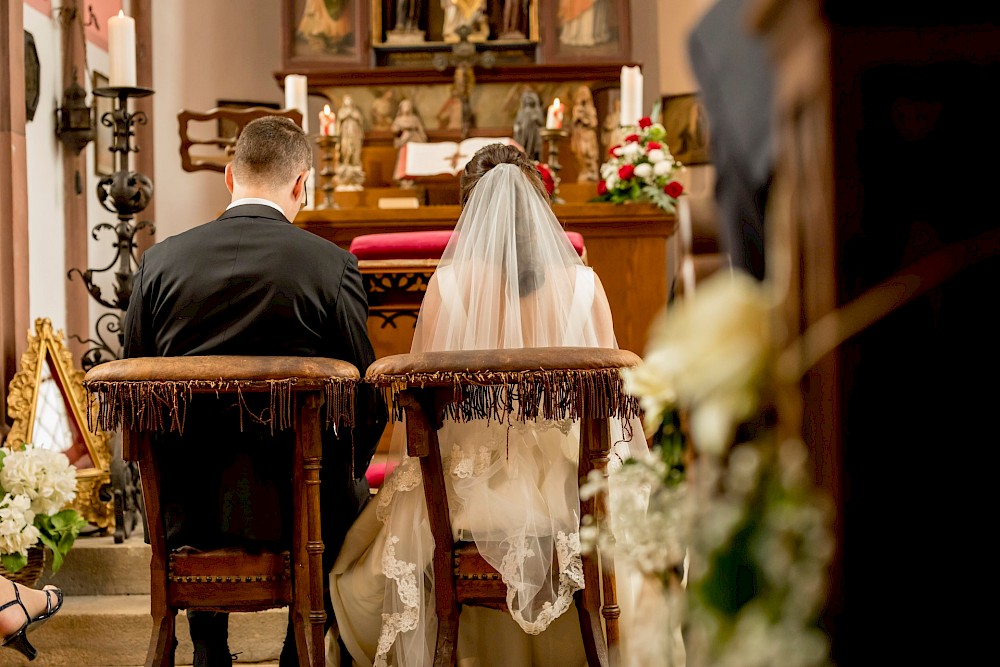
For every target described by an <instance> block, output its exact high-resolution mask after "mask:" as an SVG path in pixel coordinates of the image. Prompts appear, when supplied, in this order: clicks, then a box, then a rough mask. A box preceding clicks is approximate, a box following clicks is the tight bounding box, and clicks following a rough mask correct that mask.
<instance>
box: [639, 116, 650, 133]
mask: <svg viewBox="0 0 1000 667" xmlns="http://www.w3.org/2000/svg"><path fill="white" fill-rule="evenodd" d="M652 124H653V121H652V120H650V119H649V116H644V117H643V118H640V119H639V127H641V128H642V129H644V130H645V129H646V128H647V127H649V126H650V125H652Z"/></svg>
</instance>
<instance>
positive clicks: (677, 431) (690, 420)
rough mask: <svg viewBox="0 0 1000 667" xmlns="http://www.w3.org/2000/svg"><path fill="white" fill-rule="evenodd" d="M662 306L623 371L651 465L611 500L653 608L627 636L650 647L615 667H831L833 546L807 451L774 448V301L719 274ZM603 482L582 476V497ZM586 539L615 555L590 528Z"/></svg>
mask: <svg viewBox="0 0 1000 667" xmlns="http://www.w3.org/2000/svg"><path fill="white" fill-rule="evenodd" d="M668 309H669V317H668V316H667V313H664V314H663V315H661V317H660V320H659V321H658V322H657V323H656V324H655V325H654V327H653V329H652V330H651V332H650V343H649V347H648V349H647V352H646V355H645V357H644V359H643V363H642V364H641V365H640V366H638V367H636V368H635V369H631V370H628V371H625V372H623V374H624V376H625V377H624V379H625V385H626V389H627V391H628V392H629V393H631V394H632V395H634V396H637V397H638V398H639V399H640V403H641V405H642V407H643V411H644V419H645V421H644V426H645V428H646V430H647V434H648V435H650V436H651V437H652V439H653V442H654V444H655V447H654V452H655V453H656V456H653V457H652V458H651V460H649V461H628V462H626V465H624V466H623V467H622V468H621V470H620V471H618V472H617V473H615V476H616V477H617V480H618V481H617V484H615V485H612V486H611V487H610V488H609V502H610V509H611V512H612V513H613V515H614V516H615V517H616V523H617V525H618V528H617V531H618V532H619V533H620V534H622V535H626V536H628V539H626V540H618V541H617V548H616V550H615V552H614V553H615V558H616V559H617V560H618V561H619V562H621V561H624V562H627V563H629V564H631V565H632V566H633V567H634V568H635V569H637V570H638V571H639V572H641V573H642V574H643V575H644V580H645V581H646V582H647V583H649V582H652V586H653V588H655V590H656V591H657V593H656V595H654V596H653V597H656V598H658V603H657V604H654V605H652V606H650V604H649V603H648V598H649V597H650V596H647V603H646V606H645V607H643V608H641V609H640V611H639V612H637V614H636V615H637V617H638V618H639V619H640V621H639V622H640V624H641V626H642V627H640V628H637V629H636V631H637V632H642V636H643V637H646V638H656V640H655V641H650V642H648V643H645V644H643V645H642V646H640V647H637V648H635V649H633V651H636V650H637V651H639V652H641V655H631V656H629V660H628V662H627V663H626V664H637V665H638V664H641V665H644V667H648V666H650V665H661V666H663V667H675V666H677V665H686V667H709V666H716V665H741V666H743V665H753V666H757V667H769V666H774V667H777V666H779V665H780V666H782V667H789V666H792V667H826V666H827V665H829V664H830V659H829V640H828V637H827V636H826V635H825V634H824V633H823V632H822V631H821V630H820V629H819V627H818V621H819V615H820V613H821V611H822V608H823V603H824V601H825V595H826V571H827V568H828V566H829V562H830V559H831V558H832V555H833V549H834V541H833V537H832V532H831V527H830V524H831V511H830V504H829V499H828V498H826V496H824V495H822V494H820V493H819V492H818V491H817V489H816V488H815V487H814V486H813V484H812V479H811V476H810V474H809V472H808V455H807V450H806V448H805V445H804V444H803V443H802V442H800V441H798V440H785V441H781V442H779V441H778V438H777V437H776V434H775V431H774V427H773V425H772V421H773V420H772V419H771V415H772V413H773V410H772V405H773V399H774V392H775V388H776V387H777V380H776V377H777V374H776V368H777V358H778V355H777V354H776V350H775V347H776V346H775V345H774V343H773V337H772V335H771V327H770V323H771V321H772V315H773V308H772V300H771V298H770V293H769V292H768V291H767V287H766V285H764V284H761V283H759V282H757V281H756V280H754V279H752V278H749V277H747V276H745V275H743V274H740V273H737V274H729V273H725V274H718V275H717V276H713V277H712V278H710V279H708V280H706V281H705V282H704V283H703V284H702V285H701V286H699V290H698V292H697V294H696V295H695V296H694V297H692V298H691V299H686V300H683V301H680V302H677V303H676V304H673V305H671V306H670V307H669V308H668ZM682 425H683V427H682ZM606 484H607V482H606V481H605V480H604V479H603V478H601V477H598V476H593V477H592V478H590V479H588V480H587V482H585V484H584V485H583V487H581V491H580V492H581V496H586V495H587V494H592V493H595V492H596V491H597V490H598V489H600V488H602V487H603V486H604V485H606ZM616 486H617V487H619V488H632V489H635V488H641V489H644V490H646V493H645V494H643V495H642V496H641V498H639V497H637V494H635V493H631V494H629V493H617V494H616V493H615V487H616ZM605 488H607V487H605ZM584 522H585V523H587V521H586V519H585V521H584ZM591 523H592V522H591ZM581 538H582V540H583V541H584V543H585V545H588V546H593V545H595V544H601V545H602V546H604V547H607V548H610V547H611V546H612V544H613V542H614V540H613V537H612V536H610V535H601V534H598V533H597V532H596V531H595V530H593V529H590V530H589V531H588V532H584V531H583V530H581ZM605 540H606V541H605ZM682 627H683V628H684V632H683V635H682V633H681V628H682Z"/></svg>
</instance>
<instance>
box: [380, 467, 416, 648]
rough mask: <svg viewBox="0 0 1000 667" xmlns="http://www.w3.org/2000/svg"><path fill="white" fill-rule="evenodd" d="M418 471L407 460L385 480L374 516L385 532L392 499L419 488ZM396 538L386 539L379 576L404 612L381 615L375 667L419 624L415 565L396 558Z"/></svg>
mask: <svg viewBox="0 0 1000 667" xmlns="http://www.w3.org/2000/svg"><path fill="white" fill-rule="evenodd" d="M420 480H421V478H420V467H419V466H418V465H417V464H416V462H415V461H414V460H413V459H411V458H406V459H404V460H403V462H402V463H400V464H399V467H398V468H397V469H396V470H395V471H394V474H392V475H390V476H389V478H388V479H386V484H385V486H384V487H383V488H382V489H381V490H380V491H379V493H378V494H377V496H376V498H377V500H376V502H377V503H378V504H377V505H376V507H375V516H376V517H378V520H379V521H381V522H382V524H383V525H384V526H386V529H387V530H388V526H389V518H390V513H391V510H392V500H393V496H395V495H396V493H399V492H405V491H412V490H413V489H415V488H417V486H419V484H420ZM398 543H399V537H398V536H396V535H389V536H388V537H387V538H386V542H385V547H384V548H383V551H382V572H383V573H384V574H385V576H386V578H387V579H392V580H393V581H394V582H395V583H396V586H395V588H396V595H397V596H399V601H400V602H401V603H402V605H403V611H400V612H390V613H383V614H382V630H381V632H380V633H379V638H378V647H377V649H376V651H375V663H374V665H375V667H387V665H388V663H387V661H386V656H387V655H389V650H390V649H391V648H392V645H393V644H394V643H395V641H396V637H397V636H398V635H399V633H401V632H407V631H409V630H414V629H416V627H417V625H418V621H419V620H420V615H419V607H420V589H419V588H418V587H417V575H416V569H417V564H416V563H410V562H407V561H402V560H399V559H397V558H396V545H397V544H398Z"/></svg>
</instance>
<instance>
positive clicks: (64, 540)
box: [0, 443, 86, 572]
mask: <svg viewBox="0 0 1000 667" xmlns="http://www.w3.org/2000/svg"><path fill="white" fill-rule="evenodd" d="M74 498H76V470H75V469H74V468H73V466H71V465H70V463H69V459H68V458H66V455H65V454H62V453H60V452H53V451H50V450H47V449H39V448H36V447H35V446H33V445H32V444H30V443H29V444H26V445H25V446H24V448H23V449H20V450H9V449H5V448H0V563H2V564H3V567H4V569H6V570H7V571H8V572H17V571H18V570H20V569H21V568H23V567H24V566H25V565H26V564H27V563H28V549H30V548H31V547H33V546H35V545H37V544H38V543H39V542H41V543H42V545H43V546H44V547H46V548H48V549H49V550H50V551H51V552H52V571H53V572H58V571H59V568H60V567H62V563H63V558H64V557H65V556H66V554H67V553H68V552H69V550H70V548H72V546H73V543H74V541H76V536H77V535H79V533H80V529H81V528H82V527H83V526H85V525H86V521H84V520H83V519H82V518H81V517H80V514H79V513H78V512H77V511H76V510H75V509H67V505H69V504H70V503H71V502H73V499H74Z"/></svg>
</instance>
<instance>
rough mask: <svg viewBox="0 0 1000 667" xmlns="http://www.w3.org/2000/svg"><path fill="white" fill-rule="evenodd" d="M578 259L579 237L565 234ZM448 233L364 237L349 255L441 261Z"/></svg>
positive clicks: (359, 237) (370, 257) (365, 257)
mask: <svg viewBox="0 0 1000 667" xmlns="http://www.w3.org/2000/svg"><path fill="white" fill-rule="evenodd" d="M566 238H568V239H569V242H570V243H572V244H573V248H574V249H576V252H577V254H578V255H583V236H581V235H580V234H579V233H577V232H566ZM449 239H451V231H449V230H445V231H440V232H396V233H394V234H364V235H362V236H355V237H354V240H353V241H351V252H352V253H354V255H355V256H357V258H358V259H441V254H442V253H443V252H444V248H445V246H447V245H448V240H449Z"/></svg>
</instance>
